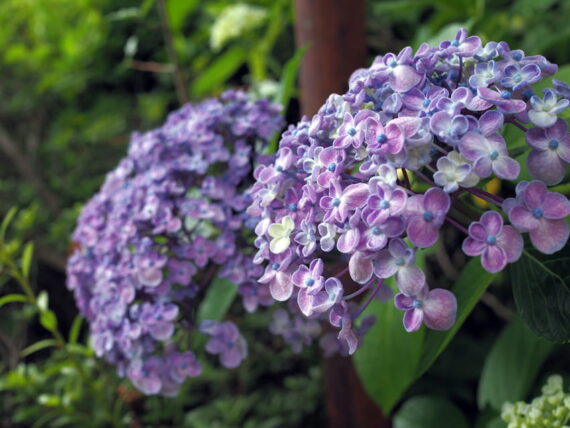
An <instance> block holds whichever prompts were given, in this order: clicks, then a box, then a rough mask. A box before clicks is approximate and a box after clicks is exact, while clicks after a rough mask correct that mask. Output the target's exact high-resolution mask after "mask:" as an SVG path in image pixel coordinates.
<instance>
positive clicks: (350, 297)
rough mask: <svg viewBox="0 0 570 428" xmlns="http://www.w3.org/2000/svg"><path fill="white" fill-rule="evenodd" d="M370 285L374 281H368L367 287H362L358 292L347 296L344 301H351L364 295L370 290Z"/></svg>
mask: <svg viewBox="0 0 570 428" xmlns="http://www.w3.org/2000/svg"><path fill="white" fill-rule="evenodd" d="M370 284H372V281H368V282H367V283H366V284H365V285H363V286H362V287H360V288H359V289H358V290H356V291H355V292H354V293H351V294H347V295H346V296H344V297H343V300H350V299H352V298H354V297H356V296H359V295H361V294H362V293H364V292H365V291H366V290H368V289H369V288H370Z"/></svg>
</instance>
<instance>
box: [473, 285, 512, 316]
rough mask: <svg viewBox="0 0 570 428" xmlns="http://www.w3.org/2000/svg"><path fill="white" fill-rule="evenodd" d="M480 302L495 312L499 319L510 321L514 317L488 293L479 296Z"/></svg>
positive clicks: (510, 311)
mask: <svg viewBox="0 0 570 428" xmlns="http://www.w3.org/2000/svg"><path fill="white" fill-rule="evenodd" d="M481 301H482V302H483V303H485V304H486V305H487V306H489V308H491V310H492V311H493V312H495V314H496V315H497V316H498V317H499V318H503V319H504V320H506V321H510V320H512V319H513V316H514V315H515V314H514V312H513V311H512V310H511V309H509V308H507V307H506V306H505V305H503V304H502V303H501V301H500V300H499V299H498V298H497V296H495V295H494V294H491V293H489V292H487V293H484V294H483V295H482V296H481Z"/></svg>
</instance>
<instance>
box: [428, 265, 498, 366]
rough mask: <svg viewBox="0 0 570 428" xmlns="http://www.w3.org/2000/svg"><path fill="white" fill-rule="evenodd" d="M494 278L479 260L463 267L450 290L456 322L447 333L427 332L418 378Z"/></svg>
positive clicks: (458, 327)
mask: <svg viewBox="0 0 570 428" xmlns="http://www.w3.org/2000/svg"><path fill="white" fill-rule="evenodd" d="M494 278H495V275H493V274H491V273H489V272H487V271H486V270H485V269H483V267H482V266H481V262H480V261H479V258H473V259H471V260H469V262H468V263H467V264H466V265H465V267H464V268H463V270H462V271H461V275H459V278H457V281H456V282H455V284H454V285H453V288H452V290H451V291H452V292H453V294H455V297H456V298H457V320H456V321H455V324H454V325H453V327H452V328H451V329H450V330H448V331H435V330H429V331H428V332H427V334H426V337H425V340H424V347H423V352H422V358H421V361H420V364H419V366H418V372H417V376H418V377H419V376H421V375H422V374H423V373H424V372H425V371H426V370H427V369H429V368H430V367H431V365H432V364H433V363H434V362H435V360H436V359H437V357H438V356H439V355H440V354H441V353H442V352H443V350H444V349H445V348H446V347H447V345H448V344H449V342H450V341H451V339H453V336H455V333H457V331H458V330H459V329H460V328H461V326H462V325H463V323H464V322H465V320H466V319H467V316H468V315H469V314H470V313H471V311H472V310H473V308H474V307H475V305H476V304H477V302H478V301H479V299H480V298H481V296H482V295H483V293H484V292H485V290H486V289H487V287H488V286H489V285H490V284H491V282H492V281H493V279H494Z"/></svg>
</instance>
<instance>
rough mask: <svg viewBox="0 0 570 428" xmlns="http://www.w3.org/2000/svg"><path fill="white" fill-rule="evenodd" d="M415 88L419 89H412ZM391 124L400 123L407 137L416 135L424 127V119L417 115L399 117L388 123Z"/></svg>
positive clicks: (399, 125)
mask: <svg viewBox="0 0 570 428" xmlns="http://www.w3.org/2000/svg"><path fill="white" fill-rule="evenodd" d="M414 90H417V89H412V91H414ZM410 92H411V91H410ZM406 96H408V94H406ZM422 97H423V96H422ZM422 102H423V99H422ZM390 124H395V125H398V127H399V128H400V129H401V130H402V131H403V133H404V136H405V137H412V136H414V135H416V133H417V132H418V131H419V130H420V128H421V127H422V120H421V119H419V118H417V117H398V118H396V119H393V120H391V121H390V122H389V123H388V125H390Z"/></svg>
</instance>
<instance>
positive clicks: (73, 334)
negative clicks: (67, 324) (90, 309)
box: [69, 315, 83, 345]
mask: <svg viewBox="0 0 570 428" xmlns="http://www.w3.org/2000/svg"><path fill="white" fill-rule="evenodd" d="M82 324H83V317H82V316H81V315H77V316H76V317H75V319H74V320H73V323H72V324H71V328H70V329H69V343H70V344H71V345H75V344H76V343H77V340H78V339H79V334H80V333H81V326H82Z"/></svg>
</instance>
